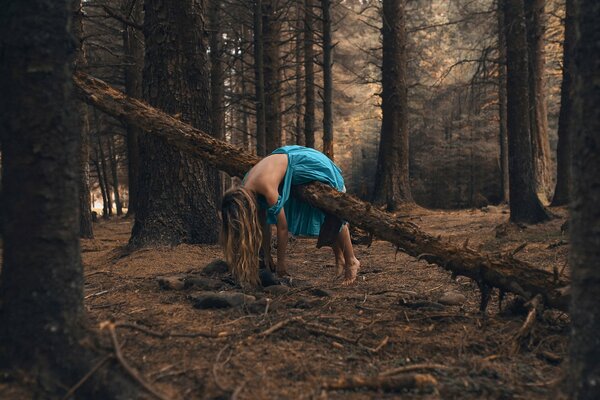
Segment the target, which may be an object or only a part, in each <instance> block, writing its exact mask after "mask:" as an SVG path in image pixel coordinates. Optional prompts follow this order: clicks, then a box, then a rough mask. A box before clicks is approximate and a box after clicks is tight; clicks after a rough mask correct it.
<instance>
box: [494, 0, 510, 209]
mask: <svg viewBox="0 0 600 400" xmlns="http://www.w3.org/2000/svg"><path fill="white" fill-rule="evenodd" d="M503 4H504V0H498V9H497V11H496V12H497V16H498V119H499V127H500V135H499V136H500V137H499V139H500V174H501V175H500V184H501V185H500V186H501V190H502V202H503V203H507V204H508V201H509V178H508V131H507V128H506V36H505V32H504V6H503Z"/></svg>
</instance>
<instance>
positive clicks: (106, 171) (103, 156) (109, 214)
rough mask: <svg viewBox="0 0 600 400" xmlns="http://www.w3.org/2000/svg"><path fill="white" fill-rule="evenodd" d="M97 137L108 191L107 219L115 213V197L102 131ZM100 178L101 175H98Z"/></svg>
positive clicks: (106, 190)
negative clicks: (111, 188) (109, 175)
mask: <svg viewBox="0 0 600 400" xmlns="http://www.w3.org/2000/svg"><path fill="white" fill-rule="evenodd" d="M96 139H97V141H98V160H99V164H100V169H101V170H102V181H103V183H104V191H105V193H106V201H107V203H106V210H107V212H108V213H107V214H106V216H105V218H106V219H108V218H110V217H112V215H113V206H112V204H113V200H112V199H113V197H112V192H111V190H110V186H111V183H110V181H109V177H108V168H107V167H106V156H105V155H104V143H103V142H104V141H103V140H102V137H101V136H100V133H98V134H97V135H96ZM98 177H99V178H100V176H98Z"/></svg>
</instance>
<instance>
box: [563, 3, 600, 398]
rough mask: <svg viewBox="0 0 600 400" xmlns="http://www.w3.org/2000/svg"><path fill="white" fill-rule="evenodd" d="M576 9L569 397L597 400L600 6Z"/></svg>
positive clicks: (599, 393)
mask: <svg viewBox="0 0 600 400" xmlns="http://www.w3.org/2000/svg"><path fill="white" fill-rule="evenodd" d="M574 4H575V10H574V11H575V32H576V35H577V36H576V44H575V52H574V62H575V68H574V71H575V73H574V75H573V78H574V79H573V85H574V86H573V89H574V101H573V108H574V116H575V117H574V118H573V119H572V122H573V125H574V129H572V130H571V132H572V145H573V155H572V168H573V201H572V202H571V224H570V231H571V251H570V255H571V257H570V265H571V268H572V302H571V308H570V310H571V313H570V314H571V346H570V365H569V372H570V374H571V379H570V381H571V382H572V390H571V398H572V399H574V400H593V399H598V398H600V363H598V360H600V335H598V332H600V307H598V299H600V268H599V266H600V208H599V207H598V204H600V85H599V82H600V69H599V68H598V66H599V65H600V29H599V28H598V21H600V3H599V2H597V1H596V0H576V1H575V2H574ZM572 11H573V10H572Z"/></svg>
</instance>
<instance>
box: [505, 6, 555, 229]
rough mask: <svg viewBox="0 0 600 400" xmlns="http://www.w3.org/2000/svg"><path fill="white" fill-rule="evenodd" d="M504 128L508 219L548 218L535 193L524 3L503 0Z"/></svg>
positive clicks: (522, 220) (520, 220) (533, 220)
mask: <svg viewBox="0 0 600 400" xmlns="http://www.w3.org/2000/svg"><path fill="white" fill-rule="evenodd" d="M504 15H505V30H506V44H507V49H506V81H507V90H506V94H507V128H508V152H509V175H510V176H509V179H510V219H511V220H512V221H513V222H527V223H536V222H542V221H545V220H547V219H548V214H547V213H546V210H545V209H544V207H543V206H542V203H541V202H540V200H539V198H538V197H537V194H536V191H535V179H534V174H533V157H532V154H533V153H532V150H531V135H530V129H531V126H530V124H529V113H527V112H524V110H528V109H529V105H530V104H531V103H530V102H529V93H528V82H529V73H528V69H527V68H528V66H527V65H528V64H527V35H526V32H525V15H524V9H523V0H506V2H505V7H504Z"/></svg>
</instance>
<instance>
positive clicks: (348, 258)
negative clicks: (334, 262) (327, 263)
mask: <svg viewBox="0 0 600 400" xmlns="http://www.w3.org/2000/svg"><path fill="white" fill-rule="evenodd" d="M338 239H339V242H340V245H341V246H340V247H341V248H342V252H343V254H344V260H345V262H344V281H343V282H342V285H350V284H352V283H354V281H356V275H357V274H358V269H359V268H360V261H358V259H357V258H356V257H355V256H354V248H353V247H352V241H351V240H350V230H349V229H348V224H346V225H344V226H343V227H342V229H341V230H340V233H339V235H338Z"/></svg>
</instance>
